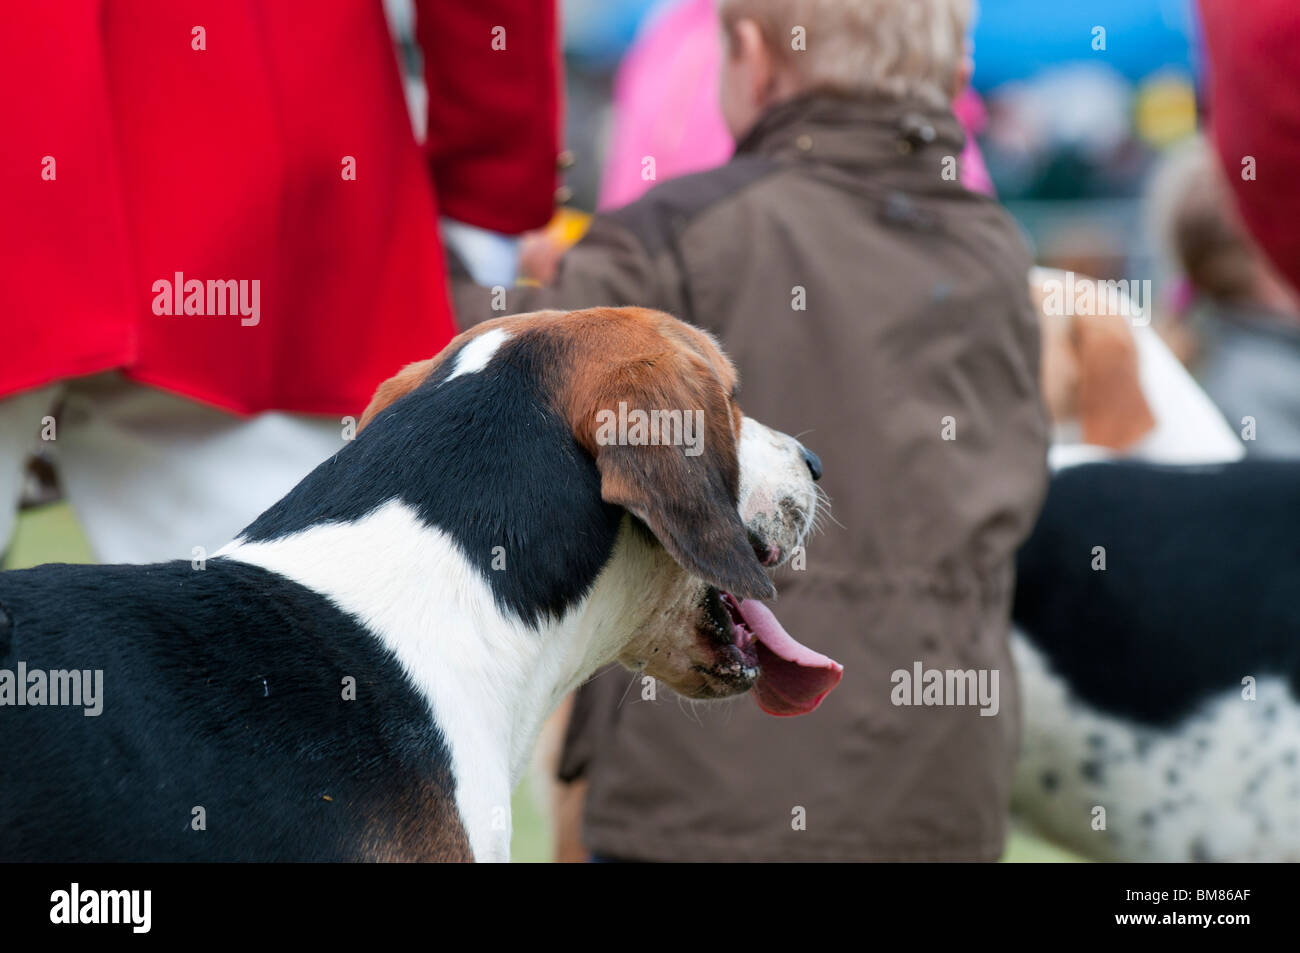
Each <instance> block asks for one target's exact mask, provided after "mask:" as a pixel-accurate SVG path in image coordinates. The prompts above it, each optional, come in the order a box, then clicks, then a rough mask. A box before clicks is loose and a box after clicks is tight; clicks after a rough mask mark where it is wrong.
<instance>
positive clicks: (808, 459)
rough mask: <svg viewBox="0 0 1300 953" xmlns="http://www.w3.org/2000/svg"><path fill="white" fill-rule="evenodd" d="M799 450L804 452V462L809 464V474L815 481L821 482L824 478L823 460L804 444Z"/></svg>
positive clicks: (800, 445)
mask: <svg viewBox="0 0 1300 953" xmlns="http://www.w3.org/2000/svg"><path fill="white" fill-rule="evenodd" d="M799 449H800V450H802V451H803V462H804V463H806V464H808V472H809V473H811V474H812V478H813V479H814V480H820V479H821V478H822V461H821V458H820V457H818V456H817V454H815V453H813V452H812V451H811V450H809V449H808V448H807V447H805V446H804V445H803V444H799Z"/></svg>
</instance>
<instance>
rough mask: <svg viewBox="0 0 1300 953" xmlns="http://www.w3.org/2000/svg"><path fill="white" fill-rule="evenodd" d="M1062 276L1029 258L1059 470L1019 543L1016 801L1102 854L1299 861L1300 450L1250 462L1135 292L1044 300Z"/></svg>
mask: <svg viewBox="0 0 1300 953" xmlns="http://www.w3.org/2000/svg"><path fill="white" fill-rule="evenodd" d="M1062 279H1063V273H1061V272H1051V271H1047V270H1042V269H1039V270H1036V271H1035V273H1034V274H1033V275H1031V286H1030V293H1031V297H1033V298H1034V299H1035V300H1037V302H1038V304H1039V308H1040V311H1041V316H1042V321H1043V362H1042V373H1043V391H1044V394H1045V396H1046V399H1047V405H1048V408H1049V410H1050V411H1051V413H1052V417H1053V420H1054V422H1055V424H1056V434H1055V441H1054V445H1053V447H1052V449H1051V454H1050V457H1049V460H1050V462H1051V465H1052V468H1053V470H1054V471H1055V474H1054V476H1053V480H1052V486H1051V490H1050V491H1049V493H1048V496H1047V501H1046V504H1045V506H1044V509H1043V512H1042V514H1041V516H1040V517H1039V522H1038V524H1037V526H1036V528H1035V530H1034V533H1033V535H1032V537H1031V538H1030V539H1029V540H1028V541H1027V542H1026V544H1025V545H1024V547H1023V548H1022V549H1021V551H1020V554H1019V556H1018V577H1019V579H1018V583H1017V595H1016V601H1015V607H1014V616H1013V621H1014V630H1013V638H1012V654H1013V658H1014V660H1015V664H1016V668H1017V670H1018V671H1019V674H1020V683H1021V692H1022V696H1023V710H1024V731H1023V735H1022V745H1021V755H1020V760H1019V762H1018V766H1017V771H1016V780H1015V784H1014V787H1013V796H1012V806H1013V809H1014V811H1015V813H1016V814H1017V816H1018V817H1019V818H1020V819H1021V820H1023V821H1025V822H1027V823H1028V824H1029V825H1030V826H1031V827H1033V828H1034V829H1036V830H1037V831H1038V832H1039V833H1041V834H1044V835H1046V836H1048V837H1050V838H1052V839H1054V840H1057V841H1059V842H1061V843H1064V844H1067V845H1068V846H1070V847H1071V848H1073V849H1074V850H1076V851H1079V852H1081V853H1083V854H1086V855H1088V856H1090V857H1093V858H1096V859H1101V860H1123V861H1170V860H1247V859H1255V860H1278V859H1291V860H1295V859H1300V811H1298V810H1297V808H1296V804H1297V801H1298V800H1300V771H1298V769H1297V758H1300V668H1297V661H1298V660H1300V642H1297V640H1296V633H1297V632H1300V615H1297V614H1296V611H1295V605H1294V600H1289V599H1287V598H1284V597H1283V595H1282V592H1283V591H1284V590H1286V588H1287V587H1288V586H1291V585H1292V580H1294V579H1295V578H1297V574H1298V573H1300V564H1297V553H1298V552H1300V550H1298V549H1297V547H1296V543H1295V539H1296V529H1297V528H1296V527H1295V525H1294V523H1295V519H1294V516H1295V514H1296V513H1297V512H1298V510H1297V504H1298V503H1300V499H1298V498H1297V487H1300V467H1297V466H1296V465H1294V464H1291V465H1288V464H1281V463H1254V462H1250V461H1244V462H1238V461H1241V458H1242V457H1243V455H1244V448H1243V446H1242V444H1241V442H1240V441H1239V440H1238V439H1237V437H1236V435H1235V434H1234V433H1233V431H1232V429H1231V428H1230V427H1229V426H1228V424H1227V422H1226V421H1225V420H1224V419H1223V416H1222V415H1221V414H1220V413H1219V411H1218V410H1217V409H1216V408H1215V406H1214V405H1213V403H1212V402H1211V401H1210V399H1209V398H1208V397H1207V396H1206V395H1205V393H1204V392H1203V391H1202V390H1201V389H1200V387H1199V386H1198V385H1197V384H1196V382H1195V381H1194V380H1193V379H1192V377H1191V376H1190V375H1189V374H1188V373H1187V371H1185V370H1184V369H1183V368H1182V366H1181V365H1180V364H1179V363H1178V361H1177V359H1176V358H1175V357H1174V356H1173V354H1172V353H1171V352H1170V351H1169V350H1168V348H1166V347H1165V345H1164V344H1163V343H1162V342H1161V340H1160V338H1159V336H1158V335H1157V334H1156V333H1155V331H1154V330H1153V329H1152V328H1151V327H1150V326H1147V325H1144V324H1139V325H1137V326H1132V325H1131V322H1130V321H1129V320H1127V316H1131V315H1133V314H1135V313H1137V312H1136V309H1133V308H1131V307H1130V306H1128V305H1127V303H1126V301H1125V300H1124V299H1123V296H1122V295H1121V296H1120V300H1119V301H1118V304H1119V305H1120V307H1119V308H1118V310H1117V312H1114V313H1109V314H1108V313H1104V311H1103V313H1094V314H1088V315H1081V316H1073V317H1069V316H1066V317H1062V316H1061V315H1060V314H1049V313H1048V309H1046V308H1045V307H1044V300H1045V298H1046V287H1047V285H1048V283H1049V282H1051V281H1056V282H1057V284H1058V286H1059V285H1060V284H1061V283H1062ZM1088 281H1091V279H1087V278H1082V277H1076V278H1075V279H1074V282H1075V284H1076V285H1081V284H1082V283H1084V282H1088ZM1106 299H1107V295H1106V294H1105V293H1103V292H1102V291H1101V290H1097V291H1096V292H1095V293H1094V295H1093V300H1094V301H1095V302H1097V303H1098V304H1100V303H1102V302H1104V301H1106ZM1095 461H1108V462H1105V463H1098V462H1095Z"/></svg>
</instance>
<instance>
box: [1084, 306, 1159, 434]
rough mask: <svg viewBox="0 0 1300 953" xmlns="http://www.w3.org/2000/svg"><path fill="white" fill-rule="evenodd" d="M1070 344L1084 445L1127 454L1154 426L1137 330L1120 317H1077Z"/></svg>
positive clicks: (1154, 421) (1100, 315) (1102, 315)
mask: <svg viewBox="0 0 1300 953" xmlns="http://www.w3.org/2000/svg"><path fill="white" fill-rule="evenodd" d="M1070 340H1071V344H1072V345H1073V347H1074V352H1075V357H1076V362H1077V365H1078V392H1077V393H1078V398H1077V406H1078V413H1079V423H1080V424H1081V426H1082V429H1083V439H1084V442H1085V443H1090V444H1093V445H1095V446H1099V447H1109V448H1111V449H1112V450H1127V449H1128V448H1129V447H1130V446H1132V445H1133V444H1134V443H1136V442H1137V441H1138V440H1140V439H1141V438H1142V437H1144V436H1146V434H1147V433H1149V432H1150V431H1151V429H1152V428H1153V427H1155V424H1156V420H1155V417H1154V416H1153V415H1152V413H1151V408H1150V406H1149V405H1148V404H1147V401H1146V397H1144V396H1143V394H1142V382H1141V379H1140V378H1139V376H1138V356H1137V342H1136V341H1134V340H1133V331H1132V330H1131V329H1130V328H1129V326H1128V323H1127V321H1126V320H1125V319H1124V318H1123V317H1121V316H1119V315H1111V314H1097V315H1075V317H1074V320H1073V322H1072V324H1071V329H1070Z"/></svg>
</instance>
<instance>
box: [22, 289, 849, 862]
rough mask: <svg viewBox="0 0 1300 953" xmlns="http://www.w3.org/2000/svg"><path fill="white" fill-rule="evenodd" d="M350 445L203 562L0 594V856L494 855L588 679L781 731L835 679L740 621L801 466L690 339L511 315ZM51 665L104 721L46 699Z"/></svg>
mask: <svg viewBox="0 0 1300 953" xmlns="http://www.w3.org/2000/svg"><path fill="white" fill-rule="evenodd" d="M629 409H630V410H629ZM635 411H640V412H642V415H643V416H642V418H641V419H640V420H637V421H634V426H633V427H631V428H626V427H621V428H609V427H606V426H605V422H606V421H608V420H609V419H610V415H611V414H623V415H624V416H625V417H627V416H631V415H632V413H633V412H635ZM685 414H698V415H699V416H698V417H696V418H693V419H698V420H699V421H700V422H701V424H702V431H701V433H702V435H703V439H702V441H700V442H699V443H698V444H696V445H695V446H684V445H682V443H681V441H680V440H677V439H673V438H675V437H678V436H680V434H681V430H682V428H681V426H680V422H681V421H682V420H683V416H682V415H685ZM647 416H648V417H649V419H650V421H651V425H650V427H649V429H647V428H646V426H645V425H644V422H645V418H646V417H647ZM361 424H362V429H361V430H360V432H359V433H358V435H357V437H356V439H355V440H354V441H352V442H351V443H349V444H348V445H347V446H346V447H345V448H344V449H343V450H342V451H340V452H339V453H338V454H336V455H335V456H334V457H333V458H331V459H329V460H327V461H325V462H324V463H323V464H321V465H320V466H319V467H317V468H316V469H315V470H314V471H313V472H312V473H311V474H309V475H308V476H307V477H306V478H305V479H304V480H303V481H302V482H301V483H300V484H298V486H297V487H295V488H294V489H293V490H292V491H291V492H290V493H289V494H288V495H287V496H285V497H284V499H282V500H280V501H279V502H278V503H276V504H275V505H274V506H272V507H271V508H270V509H269V510H267V511H266V512H265V513H263V514H262V515H261V516H260V517H258V518H257V519H256V520H255V521H254V522H253V523H252V525H250V526H249V527H248V528H247V529H246V530H244V531H243V533H242V534H240V536H239V537H238V538H237V539H235V540H234V542H232V543H230V544H229V545H228V546H226V547H225V548H224V549H222V550H221V551H220V552H219V553H217V555H216V556H215V557H213V558H212V559H211V560H209V561H208V562H207V563H206V567H203V568H199V567H197V566H195V565H192V564H191V563H189V562H173V563H163V564H159V565H153V566H61V565H52V566H43V567H39V568H36V569H32V570H27V571H22V572H10V573H5V574H3V575H0V703H2V704H0V766H2V767H0V860H49V861H74V860H171V859H176V860H367V859H368V860H470V859H474V860H505V859H508V856H509V844H510V795H511V790H512V788H513V787H514V785H515V783H516V781H517V780H518V779H519V777H520V775H521V773H522V771H523V770H524V768H525V765H526V762H527V759H528V757H529V752H530V748H531V746H532V744H533V741H534V738H535V736H536V734H537V732H538V729H539V727H540V725H541V723H542V721H543V719H544V718H545V717H546V715H547V714H548V713H549V712H550V711H551V709H552V708H553V707H554V706H555V704H556V703H557V701H558V700H559V699H560V698H562V697H563V696H564V694H565V693H566V692H568V691H570V690H571V689H573V688H574V687H575V686H577V685H578V684H579V683H580V682H582V681H583V680H584V679H585V678H587V677H588V676H590V675H591V674H592V673H594V672H595V671H596V670H597V669H598V668H599V667H600V666H602V665H603V664H605V663H607V662H610V661H612V660H614V659H618V660H619V661H621V662H622V663H623V664H624V665H626V666H628V667H629V668H632V669H634V670H637V671H641V672H644V673H646V674H648V675H651V676H654V677H655V678H658V679H661V680H663V681H664V682H665V683H667V684H668V685H669V686H671V687H672V688H673V689H674V690H675V691H677V692H680V693H682V694H684V695H686V696H688V697H691V698H719V697H723V696H728V695H733V694H736V693H739V692H744V691H746V690H748V689H749V688H751V687H754V689H755V692H754V694H755V696H756V698H757V700H758V702H759V704H760V705H762V706H763V707H764V708H765V709H767V710H768V711H771V712H773V713H776V714H798V713H802V712H806V711H811V710H812V708H814V707H815V706H816V705H817V703H818V702H819V701H820V700H821V698H822V697H823V696H824V695H825V694H826V693H827V692H828V691H829V690H830V689H831V688H832V687H833V686H834V685H835V683H836V682H837V681H838V680H839V676H840V668H839V666H838V665H837V664H836V663H835V662H833V661H831V660H830V659H827V658H825V657H824V656H821V655H818V654H817V653H815V652H813V651H811V650H810V649H807V648H805V647H804V646H802V645H800V644H799V643H798V642H796V641H795V640H794V639H793V638H791V637H790V636H789V635H788V634H787V633H786V632H785V631H784V630H783V629H782V628H781V626H780V625H779V623H777V622H776V620H775V618H774V617H773V615H772V613H771V612H770V611H769V610H768V609H766V608H765V607H764V606H763V605H761V604H760V603H759V602H757V601H756V600H758V599H761V598H765V597H769V596H772V595H774V589H773V587H772V583H771V581H770V580H769V579H768V577H767V575H766V574H765V573H764V567H765V566H773V565H776V564H778V563H780V562H782V561H784V560H785V559H786V558H787V557H788V556H789V555H790V554H791V552H792V551H793V550H795V548H796V547H798V546H800V545H802V543H803V540H804V537H805V535H806V533H807V532H808V530H809V528H810V526H811V525H812V521H813V517H814V513H815V510H816V500H817V493H816V488H815V487H814V485H813V481H814V480H815V479H816V477H817V476H818V475H819V472H820V463H819V462H818V461H817V458H816V457H815V456H813V454H811V453H810V452H809V451H807V450H806V449H804V448H803V447H802V446H801V445H800V444H799V443H798V442H796V441H795V440H794V439H792V438H791V437H788V436H786V435H784V434H780V433H776V432H774V431H771V430H768V429H766V428H764V427H763V426H762V425H760V424H758V423H756V422H755V421H753V420H750V419H748V418H746V417H743V416H742V414H741V411H740V409H739V407H738V406H737V404H736V375H735V371H734V370H733V368H732V366H731V364H730V363H729V362H728V361H727V359H726V358H725V357H724V356H723V355H722V353H721V352H720V351H719V349H718V347H717V345H716V344H715V343H714V341H713V340H712V339H711V338H709V337H708V336H707V335H705V334H704V333H702V332H700V331H698V330H696V329H694V328H691V327H689V326H687V325H685V324H683V323H681V322H679V321H677V320H675V319H674V318H671V317H669V316H668V315H666V314H662V313H659V312H655V311H648V310H643V309H637V308H622V309H597V310H590V311H578V312H569V313H562V312H549V313H542V314H534V315H522V316H516V317H508V318H501V319H498V320H495V321H490V322H487V323H485V324H482V325H479V326H478V327H476V328H474V329H473V330H471V331H469V332H467V333H465V334H462V335H460V336H459V337H457V338H456V339H454V340H453V341H452V342H451V343H450V344H449V345H448V346H447V348H446V349H445V350H443V352H442V353H441V354H439V355H438V356H437V357H435V358H433V359H432V360H429V361H425V362H423V363H419V364H414V365H411V366H409V367H407V368H406V369H405V370H403V371H402V372H401V373H400V374H398V375H397V376H396V377H395V378H393V379H392V380H390V381H388V382H386V383H385V384H383V385H382V386H381V387H380V388H379V390H378V392H377V393H376V395H375V398H374V400H373V401H372V403H371V405H370V406H369V408H367V410H366V412H365V414H364V415H363V417H362V421H361ZM656 425H657V426H656ZM675 425H676V427H677V429H676V430H674V426H675ZM665 431H667V432H665ZM20 670H21V671H22V672H23V673H24V677H23V679H22V680H21V682H20V681H19V680H18V677H17V674H16V673H18V672H19V671H20ZM70 670H78V671H80V672H96V671H98V672H102V685H103V690H102V698H101V699H100V701H99V702H98V703H97V704H101V705H102V712H101V713H100V714H99V715H98V716H97V717H86V715H87V713H88V710H87V709H84V708H82V707H55V706H51V705H49V704H48V702H50V701H52V700H55V701H57V700H58V699H57V698H55V697H54V695H55V694H56V693H55V692H54V688H55V685H54V681H53V680H54V679H56V678H58V677H59V676H58V673H59V672H63V673H67V672H69V671H70ZM47 673H48V674H49V680H47ZM5 675H7V676H8V677H7V679H6V678H5ZM37 675H39V676H40V677H39V678H37V677H36V676H37ZM66 686H67V683H66V679H65V680H64V684H63V687H65V688H66ZM6 690H7V694H6Z"/></svg>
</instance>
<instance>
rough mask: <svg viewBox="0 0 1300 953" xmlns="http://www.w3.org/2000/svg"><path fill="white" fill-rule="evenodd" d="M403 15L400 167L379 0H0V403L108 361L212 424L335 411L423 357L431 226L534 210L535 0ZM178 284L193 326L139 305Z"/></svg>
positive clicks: (551, 58) (544, 197)
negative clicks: (407, 23)
mask: <svg viewBox="0 0 1300 953" xmlns="http://www.w3.org/2000/svg"><path fill="white" fill-rule="evenodd" d="M416 10H417V33H418V37H419V39H420V44H421V47H422V49H423V52H424V59H425V64H426V79H427V80H428V83H429V89H430V107H429V133H428V145H427V147H426V148H425V149H424V151H423V154H422V153H421V150H420V148H419V147H418V146H417V144H416V142H415V139H414V137H413V135H412V132H411V126H410V121H409V119H408V113H407V108H406V105H405V102H404V100H403V95H402V86H401V80H400V76H399V70H398V68H397V59H396V56H395V51H394V47H393V43H392V41H391V39H390V35H389V32H388V28H387V24H386V22H385V19H384V13H383V8H382V5H381V3H380V0H276V2H275V3H265V2H259V0H229V2H223V3H200V2H192V0H59V2H57V3H49V4H32V3H27V4H22V3H15V4H8V5H6V9H5V12H4V13H3V15H0V21H2V22H0V89H3V90H4V95H3V102H2V104H0V122H2V123H3V126H2V128H3V132H2V133H0V137H2V138H3V148H0V261H3V263H4V279H3V281H0V321H2V322H4V323H5V328H4V339H5V344H4V347H3V349H0V353H2V354H3V357H0V398H3V397H4V396H6V395H8V394H11V393H14V392H17V391H21V390H24V389H27V388H33V387H39V386H42V385H44V384H48V383H50V382H52V381H57V380H61V379H65V378H69V377H75V376H78V375H82V374H90V373H95V372H98V371H103V370H108V369H112V368H121V369H123V371H124V373H126V374H127V375H128V376H129V377H131V378H133V379H135V380H138V381H141V382H143V383H146V384H151V385H155V386H157V387H161V388H165V389H166V390H169V391H174V392H176V393H180V394H184V395H186V396H189V397H192V398H195V399H198V400H202V401H205V402H207V403H210V404H215V405H217V406H220V407H223V408H226V409H229V410H232V411H238V412H244V413H253V412H258V411H263V410H270V409H276V410H289V411H303V412H312V413H325V414H348V413H358V412H359V411H360V410H361V409H362V408H363V407H364V406H365V405H366V402H367V401H368V400H369V398H370V395H371V392H372V391H373V389H374V387H375V385H376V384H377V383H378V382H379V381H381V380H383V379H384V378H386V377H388V376H390V375H391V374H393V373H394V372H395V371H396V370H397V369H398V368H399V367H401V366H402V365H403V364H404V363H406V362H409V361H413V360H417V359H420V358H424V357H428V356H430V355H432V354H433V353H435V352H436V351H438V350H439V349H440V348H441V347H442V346H443V345H444V344H445V343H446V342H447V340H448V338H449V337H450V336H451V335H452V334H453V333H454V327H453V324H452V316H451V310H450V304H449V301H448V296H447V290H446V287H445V274H444V265H443V260H442V247H441V244H440V241H439V237H438V230H437V219H438V215H439V214H445V215H449V216H451V217H453V218H457V219H459V220H461V221H465V222H468V223H469V224H472V225H479V226H482V227H485V228H490V229H493V230H497V231H505V232H519V231H523V230H525V229H529V228H534V227H538V226H540V225H542V224H544V223H545V222H546V221H547V219H548V218H549V217H550V214H551V211H552V202H553V194H554V188H555V156H556V150H557V128H558V112H559V93H558V80H557V68H558V43H557V36H556V18H555V13H554V7H553V4H552V3H549V2H546V0H464V2H459V0H458V2H450V0H442V2H437V3H435V2H433V0H416ZM497 27H504V28H505V29H504V36H503V37H502V34H501V32H500V31H496V32H495V33H494V30H495V28H497ZM494 38H497V40H498V42H497V43H496V44H495V45H496V46H497V47H500V46H501V45H502V39H503V40H504V46H505V48H504V49H499V48H496V49H494V44H493V40H494ZM352 170H355V177H352V176H351V174H350V173H351V171H352ZM178 272H179V273H181V274H182V275H183V276H184V277H183V279H182V282H183V284H185V285H186V286H188V288H187V289H185V290H194V288H195V287H198V288H201V289H202V292H201V293H196V294H195V295H193V297H192V299H191V310H199V311H201V312H203V313H200V314H188V315H187V314H185V313H184V310H185V308H184V302H183V301H182V307H181V309H180V312H181V313H180V314H177V313H175V312H176V311H177V309H176V308H175V307H174V306H173V307H165V306H164V305H165V304H168V303H172V302H174V301H175V296H174V295H175V292H176V291H177V290H178V289H174V288H171V287H170V286H171V284H172V283H173V282H174V281H175V280H176V274H177V273H178ZM192 281H198V282H201V283H202V284H201V285H200V286H190V285H189V283H190V282H192ZM228 281H230V282H240V283H241V284H240V285H239V286H235V285H229V286H226V285H215V283H216V282H228ZM209 282H212V283H213V285H210V284H209ZM254 282H256V284H254ZM214 286H215V287H214ZM237 287H238V288H240V289H242V291H243V304H244V308H243V310H242V311H241V310H240V309H239V303H240V296H239V294H238V292H237V291H236V288H237ZM227 288H228V289H229V291H230V292H231V294H230V295H229V296H227V293H226V289H227ZM214 290H216V291H218V292H219V293H217V294H215V295H213V294H212V292H213V291H214ZM254 305H256V307H254ZM223 309H224V310H226V312H227V313H226V314H224V315H223V314H221V313H220V311H221V310H223ZM209 310H211V311H213V312H216V313H207V312H208V311H209ZM169 311H170V312H173V313H170V314H169V313H167V312H169ZM232 311H233V312H234V313H231V312H232ZM158 312H162V313H158Z"/></svg>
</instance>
